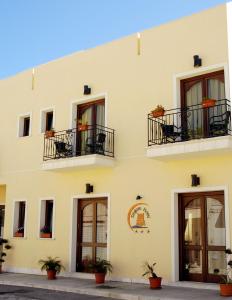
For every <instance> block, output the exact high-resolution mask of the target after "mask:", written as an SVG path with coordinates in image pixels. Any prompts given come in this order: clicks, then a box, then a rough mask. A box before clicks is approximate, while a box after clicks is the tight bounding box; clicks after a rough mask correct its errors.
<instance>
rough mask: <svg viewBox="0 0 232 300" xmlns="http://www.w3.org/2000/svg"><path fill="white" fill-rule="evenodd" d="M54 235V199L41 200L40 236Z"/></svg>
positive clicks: (50, 236)
mask: <svg viewBox="0 0 232 300" xmlns="http://www.w3.org/2000/svg"><path fill="white" fill-rule="evenodd" d="M52 235H53V200H42V201H41V212H40V238H52Z"/></svg>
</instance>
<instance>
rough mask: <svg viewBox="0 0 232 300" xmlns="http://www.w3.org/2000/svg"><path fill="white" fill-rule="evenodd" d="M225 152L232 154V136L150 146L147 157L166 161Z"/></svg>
mask: <svg viewBox="0 0 232 300" xmlns="http://www.w3.org/2000/svg"><path fill="white" fill-rule="evenodd" d="M224 152H231V153H232V136H230V135H227V136H220V137H213V138H205V139H198V140H191V141H186V142H178V143H169V144H163V145H154V146H150V147H148V148H147V157H149V158H154V159H160V160H165V159H179V158H182V157H183V158H187V157H195V156H199V155H204V154H206V155H207V154H209V153H211V154H221V153H224Z"/></svg>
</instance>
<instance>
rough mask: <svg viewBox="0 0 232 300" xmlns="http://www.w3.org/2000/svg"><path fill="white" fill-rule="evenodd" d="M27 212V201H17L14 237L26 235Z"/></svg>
mask: <svg viewBox="0 0 232 300" xmlns="http://www.w3.org/2000/svg"><path fill="white" fill-rule="evenodd" d="M25 212H26V202H25V201H17V202H15V211H14V237H24V235H25V230H24V228H25Z"/></svg>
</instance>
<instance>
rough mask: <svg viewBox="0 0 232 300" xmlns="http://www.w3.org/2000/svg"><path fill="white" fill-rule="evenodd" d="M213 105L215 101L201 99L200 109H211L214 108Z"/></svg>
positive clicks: (205, 98)
mask: <svg viewBox="0 0 232 300" xmlns="http://www.w3.org/2000/svg"><path fill="white" fill-rule="evenodd" d="M215 103H216V100H215V99H211V98H207V97H204V98H203V99H202V107H203V108H208V107H213V106H215Z"/></svg>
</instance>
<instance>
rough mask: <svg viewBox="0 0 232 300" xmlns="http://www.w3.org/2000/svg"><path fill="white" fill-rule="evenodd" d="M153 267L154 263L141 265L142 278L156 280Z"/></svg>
mask: <svg viewBox="0 0 232 300" xmlns="http://www.w3.org/2000/svg"><path fill="white" fill-rule="evenodd" d="M155 265H156V263H153V264H149V262H147V261H146V262H145V263H144V264H143V269H144V273H143V275H142V276H143V277H144V276H146V277H152V278H158V276H157V274H156V273H155Z"/></svg>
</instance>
